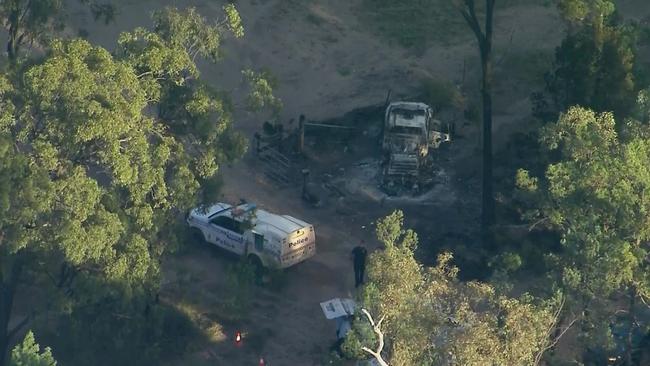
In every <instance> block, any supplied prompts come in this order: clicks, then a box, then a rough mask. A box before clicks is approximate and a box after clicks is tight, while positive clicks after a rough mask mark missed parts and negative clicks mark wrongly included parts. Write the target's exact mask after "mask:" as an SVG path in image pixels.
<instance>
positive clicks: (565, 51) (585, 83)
mask: <svg viewBox="0 0 650 366" xmlns="http://www.w3.org/2000/svg"><path fill="white" fill-rule="evenodd" d="M558 5H559V9H560V12H561V14H562V15H563V16H564V18H565V19H566V20H567V22H568V25H569V32H568V33H567V35H566V37H565V39H564V40H563V41H562V44H561V45H560V46H559V47H557V49H556V51H555V60H554V63H553V68H552V70H551V72H550V73H548V74H547V76H546V84H547V85H546V91H547V93H548V94H549V95H550V96H551V98H552V100H553V104H554V108H555V110H554V112H553V113H551V114H550V116H552V118H553V119H554V118H555V117H557V113H558V112H559V111H565V110H566V109H567V108H569V107H570V106H574V105H581V106H584V107H587V108H591V109H593V110H595V111H597V112H605V111H612V112H614V114H615V115H616V117H617V118H619V119H620V120H621V121H622V120H623V119H624V118H626V117H628V116H629V115H630V113H631V112H632V109H633V108H634V100H635V97H636V95H637V93H638V86H637V85H636V83H635V79H636V77H635V71H636V70H635V50H636V45H635V42H636V41H635V38H636V37H635V30H634V29H633V28H630V27H627V26H624V25H620V24H617V23H616V21H615V19H614V17H613V15H612V14H613V13H614V4H613V3H612V2H611V1H607V0H594V1H586V0H563V1H560V2H559V3H558Z"/></svg>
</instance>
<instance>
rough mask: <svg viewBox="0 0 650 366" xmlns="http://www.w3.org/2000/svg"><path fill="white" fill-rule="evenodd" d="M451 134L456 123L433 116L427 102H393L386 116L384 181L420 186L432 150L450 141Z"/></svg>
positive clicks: (428, 164) (384, 182)
mask: <svg viewBox="0 0 650 366" xmlns="http://www.w3.org/2000/svg"><path fill="white" fill-rule="evenodd" d="M452 133H453V125H451V124H449V123H443V122H441V121H439V120H437V119H434V118H433V109H432V108H431V107H429V106H428V105H426V104H424V103H416V102H393V103H390V104H389V105H388V107H387V108H386V114H385V118H384V134H383V142H382V150H383V152H384V164H383V172H382V173H383V174H382V175H383V184H384V185H389V186H390V185H394V184H396V183H398V184H401V185H403V186H408V185H411V186H415V187H419V186H421V185H422V184H423V183H425V182H423V180H426V170H427V169H428V167H430V165H431V154H430V152H431V150H435V149H438V148H439V147H440V145H441V144H443V143H447V142H450V141H451V136H452Z"/></svg>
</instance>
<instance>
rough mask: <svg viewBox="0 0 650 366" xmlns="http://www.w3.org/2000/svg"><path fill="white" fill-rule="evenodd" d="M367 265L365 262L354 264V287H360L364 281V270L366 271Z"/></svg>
mask: <svg viewBox="0 0 650 366" xmlns="http://www.w3.org/2000/svg"><path fill="white" fill-rule="evenodd" d="M365 270H366V266H365V265H363V264H358V263H355V264H354V287H359V285H361V284H362V283H363V272H365Z"/></svg>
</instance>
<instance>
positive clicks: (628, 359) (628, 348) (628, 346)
mask: <svg viewBox="0 0 650 366" xmlns="http://www.w3.org/2000/svg"><path fill="white" fill-rule="evenodd" d="M629 296H630V302H629V304H628V306H629V308H628V315H629V317H630V328H629V329H628V330H627V337H626V339H625V364H626V365H628V366H632V365H633V364H632V344H633V342H632V340H633V339H632V337H633V336H634V324H635V323H636V314H635V312H634V308H635V307H636V296H637V291H636V287H635V286H631V288H630V294H629Z"/></svg>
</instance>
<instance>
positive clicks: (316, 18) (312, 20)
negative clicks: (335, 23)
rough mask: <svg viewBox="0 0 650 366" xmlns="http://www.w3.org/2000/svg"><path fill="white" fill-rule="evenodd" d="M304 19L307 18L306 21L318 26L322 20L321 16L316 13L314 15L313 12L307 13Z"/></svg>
mask: <svg viewBox="0 0 650 366" xmlns="http://www.w3.org/2000/svg"><path fill="white" fill-rule="evenodd" d="M306 19H307V22H308V23H311V24H313V25H315V26H320V25H322V24H323V22H324V20H323V18H321V17H319V16H318V15H316V14H314V13H309V14H307V17H306Z"/></svg>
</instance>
